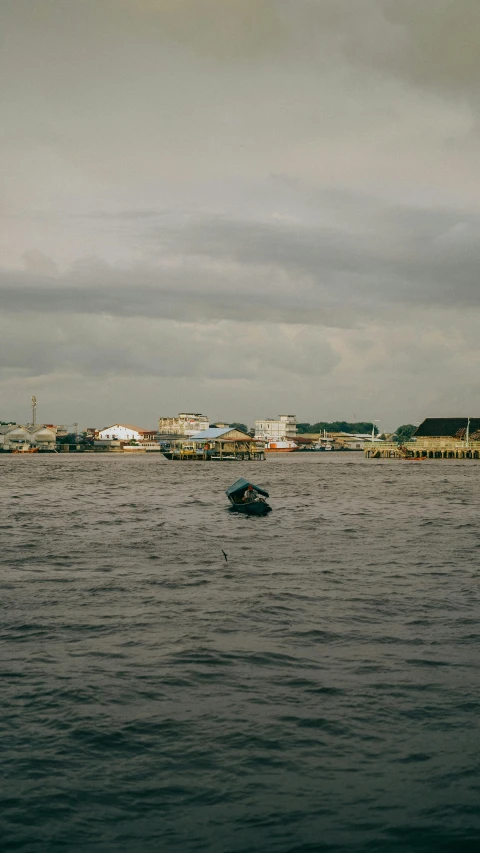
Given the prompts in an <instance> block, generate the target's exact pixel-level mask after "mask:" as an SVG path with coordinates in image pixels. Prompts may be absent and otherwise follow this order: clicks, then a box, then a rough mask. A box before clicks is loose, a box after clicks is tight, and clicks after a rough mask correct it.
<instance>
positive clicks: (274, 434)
mask: <svg viewBox="0 0 480 853" xmlns="http://www.w3.org/2000/svg"><path fill="white" fill-rule="evenodd" d="M296 434H297V418H296V417H295V415H279V416H278V418H277V419H275V418H263V419H262V420H258V421H255V438H256V439H258V440H259V441H267V442H269V441H285V440H286V439H294V438H295V436H296Z"/></svg>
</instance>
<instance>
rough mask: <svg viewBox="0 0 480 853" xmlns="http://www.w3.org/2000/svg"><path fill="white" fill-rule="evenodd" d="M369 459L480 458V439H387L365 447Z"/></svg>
mask: <svg viewBox="0 0 480 853" xmlns="http://www.w3.org/2000/svg"><path fill="white" fill-rule="evenodd" d="M364 452H365V456H366V457H367V459H480V441H470V442H468V443H467V442H466V441H459V440H458V439H457V440H454V439H438V438H432V439H427V438H421V439H417V441H409V442H407V443H405V444H395V443H394V442H390V441H388V442H387V441H385V442H382V444H380V443H378V444H377V443H376V442H375V443H372V444H371V445H367V446H366V447H365V451H364Z"/></svg>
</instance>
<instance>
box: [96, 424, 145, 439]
mask: <svg viewBox="0 0 480 853" xmlns="http://www.w3.org/2000/svg"><path fill="white" fill-rule="evenodd" d="M144 432H148V431H147V430H142V429H140V427H136V426H134V425H133V424H112V426H109V427H105V429H100V430H98V432H97V434H96V438H97V439H98V440H99V441H104V440H108V441H142V440H143V434H144ZM148 434H149V435H150V432H148Z"/></svg>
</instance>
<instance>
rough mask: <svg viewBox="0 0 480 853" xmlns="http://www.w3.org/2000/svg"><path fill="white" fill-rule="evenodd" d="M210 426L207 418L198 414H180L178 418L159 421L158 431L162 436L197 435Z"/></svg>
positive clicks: (160, 419)
mask: <svg viewBox="0 0 480 853" xmlns="http://www.w3.org/2000/svg"><path fill="white" fill-rule="evenodd" d="M209 426H210V422H209V419H208V418H207V416H206V415H201V414H199V413H198V412H180V414H179V415H177V417H176V418H159V419H158V431H159V433H161V434H162V435H195V433H196V432H202V431H203V430H205V429H208V428H209Z"/></svg>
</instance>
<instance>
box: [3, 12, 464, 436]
mask: <svg viewBox="0 0 480 853" xmlns="http://www.w3.org/2000/svg"><path fill="white" fill-rule="evenodd" d="M0 18H1V20H0V32H1V33H2V38H3V41H4V43H3V48H2V53H3V55H4V57H5V62H6V72H7V73H6V76H5V80H6V85H5V86H4V87H3V89H2V94H1V96H0V97H1V104H0V106H1V108H2V115H3V116H4V122H3V123H2V124H3V129H2V133H1V136H0V154H1V157H0V181H1V186H2V193H1V197H2V199H3V202H2V208H1V209H0V216H1V222H2V228H1V229H0V305H1V315H2V316H1V322H0V332H1V334H0V400H1V411H0V419H5V418H7V417H15V418H17V419H18V420H24V419H25V417H26V412H27V411H28V399H29V396H30V394H32V393H36V394H37V396H38V398H39V404H40V402H41V405H42V414H41V417H42V418H43V419H44V420H46V421H52V420H57V421H74V420H76V421H82V419H83V420H85V421H86V420H88V421H89V423H97V424H98V425H101V424H103V423H106V422H107V421H109V420H115V419H124V420H128V421H143V422H144V423H145V425H146V426H148V425H151V424H153V423H155V420H156V417H157V416H158V415H159V414H162V413H167V414H168V413H169V412H171V413H174V412H175V411H178V410H185V409H187V410H188V409H194V410H198V411H202V410H205V411H207V413H208V414H209V415H210V416H211V418H212V419H213V418H220V417H222V418H227V419H228V418H231V419H240V420H248V421H250V422H251V421H253V419H254V417H255V416H260V415H262V416H265V415H267V416H269V415H272V414H275V413H276V412H278V411H284V410H287V409H288V410H289V411H296V412H297V414H298V415H299V417H300V418H301V419H314V420H317V419H319V418H322V419H323V418H334V417H338V418H340V417H341V418H353V416H354V415H355V416H356V417H357V418H358V419H367V418H370V417H378V418H381V419H382V423H383V424H384V427H385V428H388V427H395V426H396V425H397V421H398V422H400V421H412V420H413V421H415V420H419V419H421V418H422V417H423V416H424V415H426V414H431V415H434V414H438V415H440V414H452V413H460V414H462V413H463V414H465V413H467V414H468V413H470V414H475V411H474V410H475V405H476V394H477V385H478V380H477V375H478V362H479V360H480V347H479V345H478V343H477V341H478V320H479V308H480V306H479V302H480V296H479V294H480V289H479V285H478V282H479V273H480V250H479V248H478V247H479V240H478V232H479V225H480V205H479V194H480V185H479V182H480V176H479V173H478V170H477V169H476V160H477V150H478V144H477V142H478V115H479V103H478V83H479V79H478V78H479V75H480V61H479V60H480V57H479V55H478V54H479V51H480V48H479V46H478V40H477V38H476V34H477V33H478V26H479V24H480V9H479V7H478V4H477V3H476V2H473V0H472V2H469V0H461V2H458V0H455V2H454V0H438V2H436V3H421V2H420V3H419V2H418V0H417V2H414V0H412V2H410V0H404V2H402V3H401V4H399V3H397V2H394V0H379V2H376V3H372V2H371V0H357V2H355V3H352V2H350V0H298V2H297V3H295V4H292V3H289V2H283V0H275V2H274V0H271V2H270V0H267V1H266V2H264V3H261V4H259V3H258V2H254V0H232V2H229V3H225V2H223V0H176V2H174V0H105V2H103V3H100V4H99V3H97V2H93V0H85V2H84V3H82V4H70V3H66V2H65V3H63V2H59V3H51V2H48V0H38V2H37V3H36V4H33V5H32V4H31V3H30V2H28V0H15V2H13V0H5V2H4V3H3V4H2V8H1V10H0ZM39 411H40V407H39Z"/></svg>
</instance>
